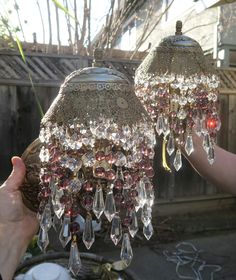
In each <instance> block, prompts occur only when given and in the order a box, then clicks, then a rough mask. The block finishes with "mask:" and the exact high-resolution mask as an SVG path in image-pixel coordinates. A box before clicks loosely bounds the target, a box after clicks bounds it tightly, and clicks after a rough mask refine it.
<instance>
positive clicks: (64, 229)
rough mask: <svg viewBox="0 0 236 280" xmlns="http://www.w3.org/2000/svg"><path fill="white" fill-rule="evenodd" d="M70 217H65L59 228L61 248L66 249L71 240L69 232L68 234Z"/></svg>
mask: <svg viewBox="0 0 236 280" xmlns="http://www.w3.org/2000/svg"><path fill="white" fill-rule="evenodd" d="M70 220H71V219H70V216H69V215H65V216H64V220H63V223H62V226H61V231H60V234H59V239H60V241H61V244H62V246H63V247H66V245H67V244H68V242H69V241H70V240H71V232H70Z"/></svg>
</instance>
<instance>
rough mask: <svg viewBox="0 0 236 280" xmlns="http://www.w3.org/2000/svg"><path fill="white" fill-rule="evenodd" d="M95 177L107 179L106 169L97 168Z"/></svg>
mask: <svg viewBox="0 0 236 280" xmlns="http://www.w3.org/2000/svg"><path fill="white" fill-rule="evenodd" d="M94 176H95V177H99V178H102V177H105V169H104V168H103V167H101V166H100V167H97V168H95V170H94Z"/></svg>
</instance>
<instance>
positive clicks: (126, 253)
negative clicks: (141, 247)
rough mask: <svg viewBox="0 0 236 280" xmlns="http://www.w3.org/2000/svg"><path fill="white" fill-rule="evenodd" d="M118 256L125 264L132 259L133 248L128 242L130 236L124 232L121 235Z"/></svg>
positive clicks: (128, 263)
mask: <svg viewBox="0 0 236 280" xmlns="http://www.w3.org/2000/svg"><path fill="white" fill-rule="evenodd" d="M120 258H121V259H122V260H123V261H125V262H126V264H127V265H130V263H131V261H132V259H133V250H132V247H131V244H130V238H129V234H128V233H124V235H123V240H122V245H121V252H120Z"/></svg>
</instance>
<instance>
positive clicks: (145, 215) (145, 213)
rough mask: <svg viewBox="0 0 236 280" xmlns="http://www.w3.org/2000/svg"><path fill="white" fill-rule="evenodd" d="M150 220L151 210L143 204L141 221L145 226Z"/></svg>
mask: <svg viewBox="0 0 236 280" xmlns="http://www.w3.org/2000/svg"><path fill="white" fill-rule="evenodd" d="M151 220H152V208H151V207H149V206H148V205H147V204H145V205H144V206H143V208H142V214H141V221H142V222H143V224H144V226H147V225H148V224H149V223H150V222H151Z"/></svg>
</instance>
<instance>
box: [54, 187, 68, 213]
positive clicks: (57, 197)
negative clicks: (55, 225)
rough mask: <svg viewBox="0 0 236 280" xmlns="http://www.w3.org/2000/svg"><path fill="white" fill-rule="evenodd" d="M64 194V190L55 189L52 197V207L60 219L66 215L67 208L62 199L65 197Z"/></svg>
mask: <svg viewBox="0 0 236 280" xmlns="http://www.w3.org/2000/svg"><path fill="white" fill-rule="evenodd" d="M63 194H64V192H63V190H62V189H55V191H54V193H53V196H52V205H53V210H54V213H55V214H56V215H57V217H58V219H60V218H61V217H62V215H63V214H64V210H65V206H64V205H63V204H61V202H60V199H61V197H62V196H63Z"/></svg>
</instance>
